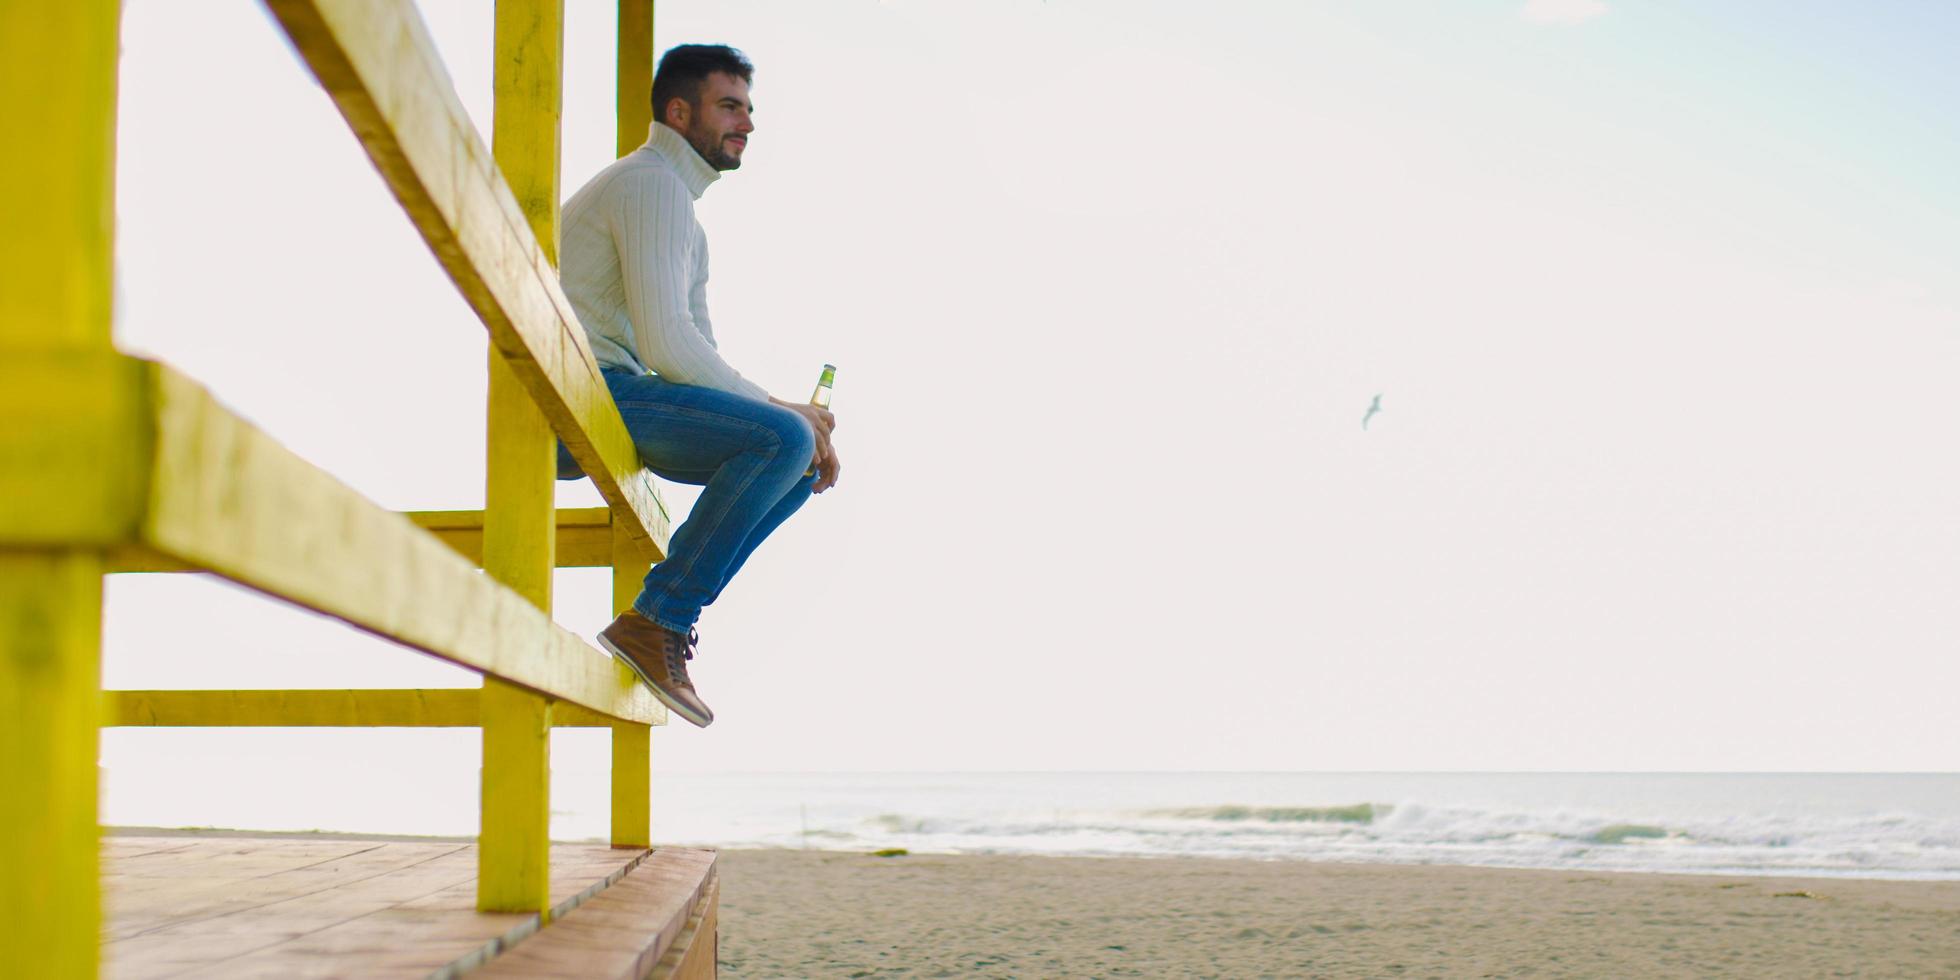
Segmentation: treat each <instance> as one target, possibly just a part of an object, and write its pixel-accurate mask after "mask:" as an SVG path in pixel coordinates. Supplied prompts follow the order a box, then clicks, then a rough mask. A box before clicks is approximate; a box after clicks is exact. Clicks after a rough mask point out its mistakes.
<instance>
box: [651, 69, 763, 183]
mask: <svg viewBox="0 0 1960 980" xmlns="http://www.w3.org/2000/svg"><path fill="white" fill-rule="evenodd" d="M680 109H684V110H685V115H686V117H687V119H686V125H685V126H684V127H681V135H682V136H685V137H687V142H688V144H689V145H691V146H693V147H694V152H696V153H699V154H701V159H703V160H706V161H708V165H709V166H711V167H713V168H715V169H716V170H734V169H736V168H738V167H740V166H741V165H742V151H743V150H744V149H746V148H747V147H748V145H749V134H750V133H753V132H755V123H754V122H752V121H750V118H749V117H750V115H751V114H752V113H754V112H755V105H754V104H753V103H751V102H750V101H749V83H747V82H745V81H743V80H742V79H741V78H740V77H739V76H736V75H730V74H727V73H725V72H715V73H714V74H712V75H709V76H708V77H707V80H705V81H703V82H702V83H701V98H700V100H699V101H697V102H696V103H695V104H694V105H692V106H681V107H674V106H672V105H671V103H670V107H669V110H668V122H669V123H671V122H673V121H674V118H673V117H674V116H675V115H678V114H680V113H679V111H677V110H680Z"/></svg>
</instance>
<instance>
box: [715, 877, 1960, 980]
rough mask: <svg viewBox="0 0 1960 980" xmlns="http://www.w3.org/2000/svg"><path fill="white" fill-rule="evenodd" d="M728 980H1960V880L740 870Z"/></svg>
mask: <svg viewBox="0 0 1960 980" xmlns="http://www.w3.org/2000/svg"><path fill="white" fill-rule="evenodd" d="M721 874H722V892H721V916H722V919H721V955H720V959H721V964H722V970H723V976H725V977H729V978H742V977H887V976H890V977H901V976H902V977H949V976H984V977H1043V978H1045V977H1262V976H1271V977H1313V976H1331V977H1377V976H1421V977H1429V976H1437V977H1459V976H1461V977H1492V976H1494V977H1525V976H1529V977H1644V976H1655V977H1665V976H1696V977H1707V976H1736V977H1745V976H1746V977H1769V976H1777V977H1826V976H1863V977H1944V976H1960V881H1875V880H1868V879H1853V878H1796V877H1753V876H1715V875H1680V874H1649V873H1628V872H1595V871H1577V870H1548V871H1546V870H1523V869H1497V868H1469V867H1451V866H1442V865H1426V866H1415V865H1387V864H1329V863H1316V862H1306V861H1250V860H1232V859H1218V858H1138V857H1126V858H1074V857H1033V856H1019V855H933V854H914V855H906V856H902V857H884V858H880V857H873V856H869V855H866V854H860V853H846V852H835V851H797V850H724V851H722V857H721Z"/></svg>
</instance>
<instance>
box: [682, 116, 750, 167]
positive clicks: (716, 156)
mask: <svg viewBox="0 0 1960 980" xmlns="http://www.w3.org/2000/svg"><path fill="white" fill-rule="evenodd" d="M686 135H687V144H688V145H689V146H692V147H694V152H696V153H699V154H701V159H703V160H706V161H708V166H710V167H713V168H715V169H716V170H739V169H741V167H742V158H741V157H736V156H730V155H729V154H728V151H726V150H723V149H722V146H723V141H724V140H726V139H727V138H728V137H729V136H730V135H732V134H730V133H717V132H708V131H704V130H700V129H695V128H692V127H690V128H689V129H688V131H687V134H686Z"/></svg>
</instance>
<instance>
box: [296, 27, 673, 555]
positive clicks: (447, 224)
mask: <svg viewBox="0 0 1960 980" xmlns="http://www.w3.org/2000/svg"><path fill="white" fill-rule="evenodd" d="M266 7H267V8H268V9H270V10H271V12H272V15H273V17H274V18H275V19H276V20H277V21H278V22H279V24H280V25H281V26H282V27H283V28H284V29H285V31H286V35H287V36H288V37H289V38H291V40H292V42H293V46H294V48H295V49H296V50H297V51H298V52H299V55H300V58H301V60H303V61H304V62H305V63H306V64H307V66H308V67H309V68H310V69H312V71H313V74H314V76H315V77H317V78H318V79H319V80H320V84H321V85H322V86H324V87H325V88H326V90H327V93H328V94H329V95H330V96H331V97H332V98H333V100H334V104H335V105H337V106H338V107H339V108H340V112H341V115H342V116H343V117H345V118H346V120H347V124H348V125H349V126H350V127H351V128H352V129H353V131H354V135H355V136H356V137H357V138H358V139H359V140H360V141H361V145H362V146H363V147H364V148H365V149H366V150H367V154H368V158H369V159H370V160H372V161H373V162H374V165H375V167H376V169H378V170H380V171H381V176H382V178H383V179H384V180H385V181H386V182H387V184H388V187H389V189H390V190H392V191H393V192H394V194H395V198H396V200H398V201H400V202H401V205H402V209H403V210H404V211H406V212H407V213H408V217H409V220H410V221H412V222H413V223H414V224H415V227H416V229H417V230H419V231H420V232H421V233H422V237H423V239H424V240H425V241H427V242H428V243H429V248H430V249H431V250H432V251H434V252H435V255H436V258H437V260H438V261H440V262H441V263H442V266H443V268H444V270H446V271H447V272H448V273H449V276H450V278H451V279H452V280H454V281H455V283H456V286H457V288H458V289H460V290H461V291H462V293H463V297H464V298H465V299H466V300H467V301H468V302H469V304H470V306H471V308H473V309H474V310H475V311H476V313H477V315H478V316H479V317H481V318H482V320H483V323H484V325H485V326H486V327H488V328H489V331H490V343H491V344H492V346H494V347H495V348H496V349H497V350H498V351H500V352H501V353H502V354H503V355H504V357H505V358H506V359H507V360H508V361H509V363H510V366H511V368H512V369H513V371H514V372H515V373H516V374H517V377H518V380H519V382H520V383H521V384H522V385H523V386H524V387H525V389H527V390H528V391H530V393H531V397H532V398H534V399H535V400H536V401H537V403H538V407H539V408H540V409H541V410H543V412H544V414H545V417H546V419H547V420H549V421H550V423H551V427H552V429H553V431H555V432H556V433H557V434H558V437H559V438H560V439H562V440H564V442H565V445H566V446H567V447H568V448H569V449H570V450H571V453H572V456H573V457H574V458H575V459H577V460H578V463H579V465H580V466H581V467H582V468H583V469H584V470H585V473H586V475H588V476H590V477H591V478H592V482H593V483H594V484H595V485H596V486H597V487H598V489H599V493H600V495H601V496H603V497H604V498H605V499H606V503H607V504H609V505H610V506H612V507H613V508H614V509H615V510H616V511H620V512H622V513H626V514H631V515H632V516H633V521H632V523H631V524H630V526H629V531H630V532H631V534H632V536H633V539H634V541H635V543H636V545H638V546H639V547H641V548H642V549H644V551H645V553H646V554H645V557H646V558H647V559H648V560H657V559H658V558H659V557H661V555H662V553H663V551H664V548H665V545H666V540H667V532H668V518H667V513H666V510H665V508H664V506H663V505H662V504H661V502H660V498H659V495H658V494H657V493H656V492H655V491H654V489H653V484H652V481H651V480H650V479H649V478H648V477H647V476H646V473H645V471H644V470H643V469H642V468H641V466H640V462H639V456H638V453H637V452H636V451H635V450H634V448H633V442H632V439H631V438H630V437H629V436H628V435H627V433H626V426H625V423H624V422H622V421H621V420H620V417H619V411H618V409H617V408H615V407H614V406H613V403H612V397H611V395H610V393H609V392H608V391H607V389H606V385H605V382H604V380H603V379H602V378H601V377H600V375H599V365H598V363H597V362H596V361H594V360H593V358H592V350H591V347H590V345H589V344H588V343H587V341H586V339H585V330H584V328H583V327H581V326H580V325H579V322H578V318H577V317H576V316H575V315H574V314H573V313H572V307H571V303H570V301H569V300H567V299H566V298H565V294H564V291H563V290H562V289H561V288H559V284H558V273H557V270H556V269H555V268H553V266H552V264H551V261H550V259H549V257H548V256H547V254H546V253H545V251H544V249H543V248H541V247H540V246H539V244H538V240H537V238H536V236H534V235H533V234H532V232H531V228H530V225H529V223H528V222H527V221H526V219H525V215H524V211H523V209H522V208H521V207H519V205H518V203H517V200H516V198H515V197H514V196H513V195H512V193H511V190H510V188H509V186H508V185H507V184H506V183H505V181H504V178H503V176H502V174H501V173H500V172H499V171H498V169H497V165H496V163H495V161H494V160H493V159H492V157H491V154H490V151H489V149H488V148H486V147H485V146H484V145H483V140H482V137H481V136H480V135H479V134H478V133H477V131H476V128H475V126H473V125H472V124H471V122H470V118H469V115H468V113H467V112H465V111H464V109H463V104H462V101H461V100H460V99H459V98H458V97H457V95H456V90H455V86H454V85H453V84H452V83H451V82H450V79H449V75H448V73H447V72H445V71H444V70H443V67H442V62H441V60H440V58H438V56H437V54H436V50H435V45H434V44H433V42H431V40H430V38H429V33H428V30H427V28H426V27H425V26H424V25H423V23H422V20H421V17H420V16H419V15H417V14H416V12H415V8H414V5H413V4H412V3H411V2H410V0H266Z"/></svg>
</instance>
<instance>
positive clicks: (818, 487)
mask: <svg viewBox="0 0 1960 980" xmlns="http://www.w3.org/2000/svg"><path fill="white" fill-rule="evenodd" d="M817 451H818V453H820V454H821V455H820V457H819V458H818V459H817V461H816V462H815V463H813V464H811V465H813V466H815V467H816V468H817V482H815V483H812V484H810V492H811V493H822V492H824V491H825V490H828V489H830V488H831V487H834V486H836V485H837V475H838V474H839V473H842V472H844V464H843V463H841V462H839V461H838V459H837V447H835V446H832V445H831V444H830V443H829V442H828V441H826V442H825V443H824V444H823V446H822V447H821V448H819V449H818V450H817Z"/></svg>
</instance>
